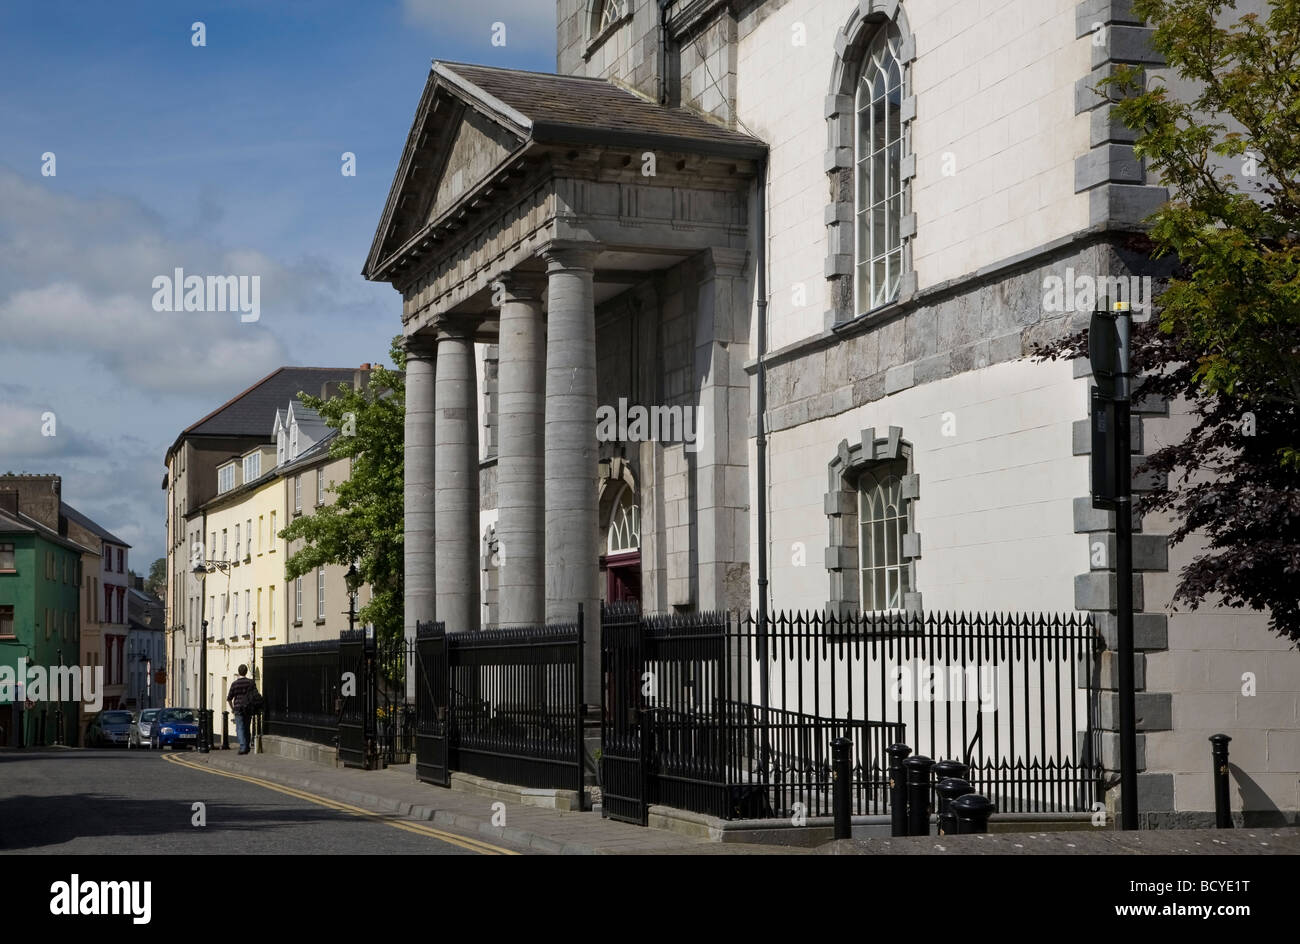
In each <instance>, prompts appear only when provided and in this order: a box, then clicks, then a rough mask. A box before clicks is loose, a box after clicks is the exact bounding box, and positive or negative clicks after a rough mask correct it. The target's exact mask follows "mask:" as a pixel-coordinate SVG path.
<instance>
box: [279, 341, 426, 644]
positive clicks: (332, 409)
mask: <svg viewBox="0 0 1300 944" xmlns="http://www.w3.org/2000/svg"><path fill="white" fill-rule="evenodd" d="M400 342H401V338H400V337H397V338H394V339H393V343H392V347H391V350H390V352H389V356H390V357H391V358H392V361H393V363H394V364H395V365H396V371H393V370H388V369H386V368H384V367H382V366H376V367H375V368H374V370H373V371H372V373H371V375H370V381H369V384H368V385H367V386H365V387H363V388H361V389H358V390H354V389H352V388H351V386H350V385H348V384H343V385H341V390H340V392H339V393H338V394H337V395H336V396H332V397H330V398H329V399H328V400H322V399H320V398H319V397H313V396H310V395H308V394H306V393H300V394H299V395H298V396H299V399H300V400H302V402H303V403H304V404H305V405H307V406H308V407H310V408H311V409H313V410H315V411H316V412H317V413H319V414H320V416H321V419H323V420H324V421H325V423H326V425H327V426H329V427H330V428H331V429H335V430H338V431H339V434H338V435H337V436H335V437H334V440H333V441H332V442H331V443H330V449H329V454H330V456H331V457H333V458H343V457H346V458H349V459H351V460H352V474H351V476H350V477H349V478H347V479H345V480H344V481H342V482H336V483H334V485H333V486H331V491H333V492H335V493H336V494H337V495H338V499H337V501H335V502H334V503H333V504H331V505H325V506H323V507H320V508H317V509H316V510H315V513H314V514H310V515H303V516H302V517H300V518H297V519H295V520H294V521H293V522H292V523H291V524H290V525H289V526H288V527H287V528H285V529H284V530H283V531H281V532H280V536H281V537H282V538H284V539H285V540H288V541H296V540H302V541H303V542H305V543H304V545H303V547H302V548H301V549H300V550H298V551H297V552H296V553H294V554H293V555H291V556H290V557H289V559H288V561H286V562H285V575H286V576H287V577H288V579H290V580H293V579H294V578H296V577H300V576H302V575H303V574H306V573H309V572H311V571H313V570H315V569H316V568H317V567H320V566H322V565H324V564H338V565H341V566H344V567H346V566H348V565H349V564H351V563H353V562H356V564H357V571H358V574H359V577H360V580H361V582H362V583H367V584H370V586H371V587H372V588H373V590H374V597H373V598H372V599H371V600H370V601H369V602H367V603H366V604H365V605H364V606H362V607H361V609H360V611H359V613H358V617H359V622H360V623H373V624H374V626H375V632H376V635H378V636H379V637H380V638H385V639H392V638H398V637H400V636H401V635H402V523H403V494H402V482H403V479H402V445H403V438H404V434H405V416H406V401H405V380H404V377H403V375H402V374H401V373H398V372H397V371H401V370H403V369H404V368H405V366H406V356H405V352H404V351H403V350H402V349H401V346H400Z"/></svg>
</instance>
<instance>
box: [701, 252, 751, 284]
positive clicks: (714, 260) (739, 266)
mask: <svg viewBox="0 0 1300 944" xmlns="http://www.w3.org/2000/svg"><path fill="white" fill-rule="evenodd" d="M748 257H749V251H748V250H746V249H730V248H728V247H725V246H710V247H709V248H708V249H705V250H704V251H703V252H701V253H700V254H699V255H697V256H696V257H695V259H696V261H697V262H698V263H699V265H700V268H701V269H703V270H704V277H705V278H706V279H712V278H718V277H722V278H737V277H739V276H740V275H741V274H742V273H743V272H744V271H745V260H746V259H747V258H748Z"/></svg>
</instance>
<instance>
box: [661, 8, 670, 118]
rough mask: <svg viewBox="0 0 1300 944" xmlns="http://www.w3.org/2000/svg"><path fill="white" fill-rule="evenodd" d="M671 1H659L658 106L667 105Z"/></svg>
mask: <svg viewBox="0 0 1300 944" xmlns="http://www.w3.org/2000/svg"><path fill="white" fill-rule="evenodd" d="M672 5H673V0H659V104H660V105H667V104H668V8H669V7H671V6H672Z"/></svg>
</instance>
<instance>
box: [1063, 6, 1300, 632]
mask: <svg viewBox="0 0 1300 944" xmlns="http://www.w3.org/2000/svg"><path fill="white" fill-rule="evenodd" d="M1231 6H1232V5H1231V4H1230V3H1228V2H1227V0H1135V2H1134V12H1135V13H1137V14H1138V15H1139V16H1140V17H1142V18H1143V19H1144V20H1146V22H1147V23H1148V24H1149V25H1150V26H1152V27H1154V34H1153V39H1152V42H1153V44H1154V46H1155V48H1156V49H1157V50H1158V51H1159V52H1160V53H1161V54H1162V55H1163V56H1164V57H1165V59H1166V61H1167V62H1168V64H1169V66H1170V68H1171V69H1172V70H1173V72H1174V73H1175V74H1176V75H1177V77H1178V79H1180V80H1181V82H1180V83H1179V85H1180V89H1186V88H1190V89H1191V91H1190V93H1189V92H1186V91H1182V92H1181V94H1178V93H1176V92H1175V90H1174V89H1172V88H1170V87H1169V84H1168V83H1165V82H1160V81H1153V80H1150V79H1149V77H1148V76H1147V75H1146V74H1144V72H1143V71H1142V70H1141V69H1140V68H1138V67H1120V68H1118V69H1117V70H1116V72H1115V74H1114V75H1113V76H1112V77H1111V78H1110V79H1108V80H1106V81H1105V82H1104V83H1103V87H1104V91H1105V92H1106V93H1107V94H1108V95H1110V96H1111V97H1112V98H1113V99H1115V100H1116V106H1115V107H1116V112H1117V114H1118V117H1119V118H1120V119H1121V120H1122V121H1123V122H1124V123H1125V124H1126V125H1128V126H1129V127H1130V128H1133V129H1134V130H1135V131H1136V132H1137V134H1138V137H1137V142H1136V145H1135V149H1136V151H1137V153H1138V154H1139V155H1140V156H1141V157H1143V158H1144V159H1145V160H1146V162H1147V165H1148V167H1149V168H1151V169H1153V170H1154V171H1155V172H1156V173H1157V174H1158V175H1159V176H1160V178H1161V179H1162V182H1163V183H1164V184H1166V185H1167V186H1168V187H1169V188H1170V191H1171V199H1170V201H1169V202H1168V203H1167V204H1166V205H1165V206H1164V207H1162V208H1161V209H1160V210H1159V211H1157V212H1156V213H1155V214H1154V215H1153V216H1152V218H1151V219H1150V221H1149V222H1150V223H1151V224H1152V225H1151V230H1150V240H1151V242H1150V247H1149V248H1150V250H1151V252H1152V254H1153V255H1154V256H1157V257H1159V256H1171V257H1172V258H1173V259H1174V260H1175V262H1176V269H1175V272H1174V276H1173V278H1171V279H1170V280H1169V283H1168V286H1167V288H1166V290H1165V291H1164V292H1163V293H1162V294H1161V295H1160V297H1159V299H1158V302H1159V305H1160V306H1161V312H1160V317H1159V319H1158V320H1157V321H1153V322H1151V323H1148V324H1145V325H1140V326H1136V330H1135V335H1134V353H1133V360H1134V368H1135V370H1136V371H1137V372H1138V373H1140V374H1142V375H1144V376H1146V378H1147V379H1146V380H1145V382H1144V386H1143V392H1144V394H1148V395H1157V396H1163V397H1166V398H1168V399H1171V400H1174V399H1179V398H1181V399H1182V400H1184V401H1185V402H1186V403H1187V405H1188V408H1189V410H1190V413H1191V416H1192V418H1193V420H1194V426H1193V428H1192V431H1191V433H1190V434H1189V435H1188V436H1187V438H1186V439H1184V440H1183V441H1182V442H1179V443H1175V444H1171V445H1167V446H1163V447H1162V448H1160V449H1158V450H1156V451H1155V452H1154V453H1153V454H1152V455H1151V456H1150V457H1149V458H1148V459H1147V460H1146V467H1147V468H1148V469H1151V470H1154V471H1156V472H1162V473H1167V474H1168V475H1167V480H1166V481H1165V482H1164V484H1163V485H1162V486H1161V487H1158V488H1157V489H1156V490H1155V491H1153V492H1150V493H1147V494H1145V495H1144V496H1143V498H1142V500H1141V502H1140V504H1139V508H1140V510H1141V511H1142V512H1143V513H1147V512H1152V511H1164V512H1167V513H1169V514H1170V515H1171V516H1172V517H1173V518H1174V520H1175V521H1176V522H1177V524H1176V526H1175V530H1174V531H1173V533H1172V535H1171V540H1172V541H1173V543H1175V544H1177V543H1179V542H1181V541H1183V540H1185V539H1187V538H1188V537H1189V536H1191V535H1193V534H1194V533H1195V534H1196V535H1197V538H1198V540H1200V541H1203V542H1204V548H1203V550H1202V551H1201V552H1200V553H1198V555H1197V556H1196V557H1195V558H1194V559H1193V561H1192V562H1191V563H1190V564H1189V565H1188V566H1187V567H1185V568H1184V569H1183V571H1182V573H1181V574H1180V575H1179V581H1178V585H1177V588H1176V591H1175V600H1177V601H1180V602H1182V603H1185V604H1187V605H1188V606H1190V607H1191V608H1192V609H1195V608H1196V607H1197V606H1198V605H1199V604H1200V603H1202V602H1204V601H1206V600H1207V599H1211V600H1219V599H1221V600H1222V601H1223V602H1224V603H1226V604H1228V605H1232V606H1240V605H1246V606H1249V607H1253V608H1256V609H1260V610H1263V611H1266V612H1267V613H1268V615H1269V627H1270V629H1271V630H1272V631H1274V632H1276V633H1278V634H1279V635H1281V636H1283V637H1284V638H1289V639H1291V640H1292V641H1297V642H1300V243H1298V241H1297V223H1298V222H1300V173H1298V172H1300V0H1272V2H1271V3H1270V7H1269V12H1268V14H1267V16H1266V17H1264V18H1262V19H1261V18H1260V17H1257V16H1256V15H1254V14H1246V15H1241V16H1238V17H1236V18H1229V17H1227V16H1225V8H1227V9H1231ZM1086 351H1087V341H1086V333H1085V334H1082V335H1076V336H1074V337H1072V338H1067V339H1064V340H1062V341H1060V342H1058V343H1056V344H1054V345H1049V346H1047V347H1045V348H1042V349H1040V354H1043V355H1045V356H1048V357H1060V356H1065V357H1078V356H1082V355H1083V354H1085V353H1086Z"/></svg>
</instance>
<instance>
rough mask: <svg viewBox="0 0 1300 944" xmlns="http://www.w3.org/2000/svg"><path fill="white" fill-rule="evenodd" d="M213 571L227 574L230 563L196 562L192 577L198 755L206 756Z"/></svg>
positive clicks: (209, 748)
mask: <svg viewBox="0 0 1300 944" xmlns="http://www.w3.org/2000/svg"><path fill="white" fill-rule="evenodd" d="M214 570H219V571H221V572H222V573H229V571H230V561H224V560H220V561H219V560H209V561H202V560H200V561H196V562H195V564H194V576H195V577H198V578H199V625H200V627H201V637H200V639H199V753H200V754H207V753H208V752H209V751H210V750H211V748H212V744H211V742H210V739H211V733H212V728H211V712H210V711H209V710H208V620H207V614H206V610H207V600H208V597H207V589H208V588H207V578H208V574H210V573H212V572H213V571H214Z"/></svg>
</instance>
